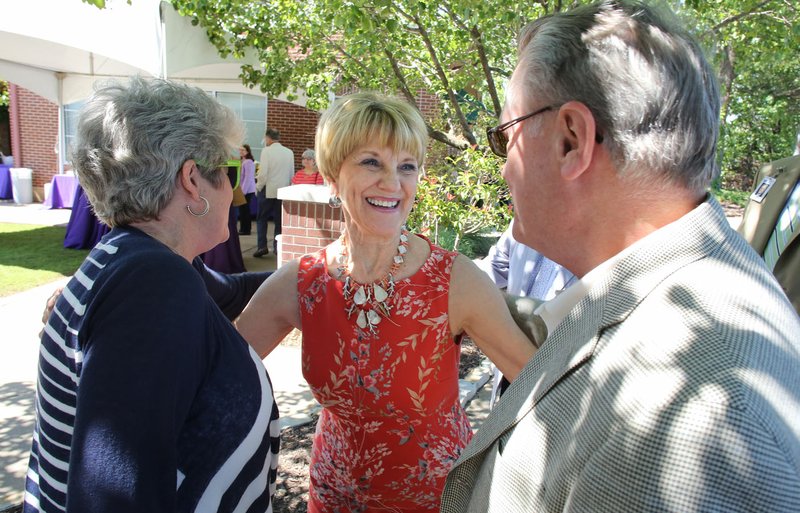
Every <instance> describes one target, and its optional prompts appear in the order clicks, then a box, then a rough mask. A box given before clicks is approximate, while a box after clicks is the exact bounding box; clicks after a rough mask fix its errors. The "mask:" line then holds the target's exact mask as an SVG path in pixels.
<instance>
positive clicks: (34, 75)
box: [0, 0, 299, 169]
mask: <svg viewBox="0 0 800 513" xmlns="http://www.w3.org/2000/svg"><path fill="white" fill-rule="evenodd" d="M0 6H2V8H0V12H1V13H2V14H1V15H0V78H2V79H3V80H7V81H9V82H11V83H14V84H17V85H20V86H22V87H24V88H25V89H28V90H30V91H33V92H34V93H36V94H38V95H40V96H42V97H44V98H46V99H48V100H50V101H52V102H53V103H55V104H56V105H58V106H59V125H60V126H59V141H58V144H59V152H58V153H59V169H63V161H62V155H63V154H64V152H63V151H62V150H63V144H64V142H63V141H64V133H63V132H64V129H63V106H64V105H67V104H70V103H73V102H76V101H79V100H82V99H85V98H87V97H88V96H89V94H90V93H91V91H92V86H93V84H94V83H95V81H97V80H102V79H106V78H111V77H128V76H131V75H136V74H139V75H142V76H153V77H162V78H169V79H174V80H179V81H182V82H186V83H190V84H193V85H196V86H198V87H201V88H202V89H204V90H207V91H222V92H231V93H245V94H257V95H259V94H261V93H260V92H259V91H258V90H257V89H251V88H248V87H245V86H244V85H243V84H242V83H241V80H240V79H239V78H238V77H239V73H240V68H241V66H242V64H245V63H248V64H252V65H257V61H256V60H255V59H252V58H245V59H243V60H238V59H234V58H233V57H228V58H223V57H221V56H220V55H219V53H218V52H217V50H216V48H215V47H214V46H213V45H212V44H211V43H210V42H209V41H208V38H207V36H206V33H205V30H204V29H202V28H200V27H196V26H193V25H192V24H191V20H190V19H189V18H186V17H182V16H180V15H179V14H178V13H177V11H175V9H174V8H173V7H172V6H171V5H170V3H169V2H167V1H162V0H133V1H132V2H131V4H130V5H129V4H128V2H127V1H126V0H109V1H107V2H106V8H105V9H98V8H96V7H94V6H92V5H89V4H87V3H85V2H83V1H81V0H0ZM298 103H299V102H298Z"/></svg>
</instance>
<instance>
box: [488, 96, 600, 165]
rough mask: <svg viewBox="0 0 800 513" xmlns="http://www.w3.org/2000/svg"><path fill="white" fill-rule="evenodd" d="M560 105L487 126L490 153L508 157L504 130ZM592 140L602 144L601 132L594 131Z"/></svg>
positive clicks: (506, 138)
mask: <svg viewBox="0 0 800 513" xmlns="http://www.w3.org/2000/svg"><path fill="white" fill-rule="evenodd" d="M557 107H560V105H557V104H556V105H548V106H547V107H542V108H541V109H539V110H535V111H533V112H531V113H530V114H525V115H524V116H520V117H518V118H514V119H512V120H511V121H506V122H505V123H501V124H499V125H497V126H495V127H492V128H487V129H486V140H487V141H488V142H489V149H491V150H492V153H494V154H495V155H497V156H498V157H502V158H507V157H508V137H506V134H505V130H506V129H507V128H511V127H512V126H514V125H516V124H518V123H521V122H523V121H525V120H526V119H528V118H532V117H533V116H538V115H539V114H542V113H544V112H547V111H548V110H553V109H555V108H557ZM594 140H595V142H596V143H597V144H603V134H601V133H600V132H599V131H598V132H595V134H594Z"/></svg>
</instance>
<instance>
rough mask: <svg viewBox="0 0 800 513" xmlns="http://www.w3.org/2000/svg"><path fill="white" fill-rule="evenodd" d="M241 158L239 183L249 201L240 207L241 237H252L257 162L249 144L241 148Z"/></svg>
mask: <svg viewBox="0 0 800 513" xmlns="http://www.w3.org/2000/svg"><path fill="white" fill-rule="evenodd" d="M239 158H240V159H241V161H242V167H241V170H242V174H241V177H240V178H239V182H240V184H241V187H242V193H243V194H244V198H245V200H247V203H245V204H244V205H240V206H239V235H250V229H251V226H252V216H251V215H250V203H251V202H252V201H253V198H255V197H256V162H255V159H254V158H253V152H252V150H251V149H250V145H249V144H243V145H242V147H241V148H239Z"/></svg>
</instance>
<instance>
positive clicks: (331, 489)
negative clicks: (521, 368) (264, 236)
mask: <svg viewBox="0 0 800 513" xmlns="http://www.w3.org/2000/svg"><path fill="white" fill-rule="evenodd" d="M429 244H430V242H429ZM430 246H431V254H430V256H429V257H428V259H427V260H426V262H425V263H424V264H423V265H422V267H421V268H420V269H419V270H418V271H417V272H416V273H415V274H414V275H413V276H411V277H409V278H406V279H404V280H399V281H397V282H396V283H395V293H394V295H393V296H392V297H391V298H390V299H389V300H388V301H389V304H390V305H391V307H392V308H391V315H390V316H389V317H388V318H384V319H382V320H381V322H380V324H378V326H377V334H373V333H371V332H370V331H369V329H368V328H367V329H361V328H359V327H358V326H357V325H356V320H355V317H356V315H355V314H353V316H352V317H351V318H350V319H348V318H347V315H346V314H345V300H344V297H343V293H342V286H343V284H342V282H340V281H338V280H336V279H334V278H332V277H331V276H330V275H329V274H328V268H327V264H326V261H327V260H326V257H325V250H324V249H323V250H321V251H319V252H317V253H315V254H313V255H306V256H305V257H303V258H302V259H301V261H300V271H299V274H298V292H299V301H300V312H301V316H302V326H303V357H302V358H303V375H304V377H305V379H306V381H307V382H308V384H309V386H310V387H311V390H312V392H313V394H314V397H315V398H316V399H317V401H319V403H320V404H321V405H322V406H323V409H322V413H321V414H320V418H319V422H318V424H317V431H316V434H315V436H314V444H313V448H312V450H311V465H310V473H311V476H310V477H311V479H310V493H309V496H310V498H309V504H308V511H309V512H310V513H314V512H351V511H358V512H367V511H403V512H408V511H438V510H439V500H440V497H441V492H442V489H443V488H444V482H445V477H446V476H447V472H448V471H449V470H450V468H451V467H452V466H453V464H454V463H455V461H456V459H458V456H459V454H460V453H461V450H462V449H463V448H464V447H465V446H466V445H467V442H469V440H470V438H471V436H472V431H471V430H470V425H469V420H468V419H467V415H466V413H465V412H464V409H463V408H462V407H461V403H460V401H459V397H458V365H459V356H460V346H459V345H458V344H457V343H456V341H455V340H454V339H453V337H452V336H451V335H450V322H449V318H448V291H449V288H450V271H451V269H452V266H453V260H454V259H455V257H456V253H453V252H449V251H445V250H444V249H442V248H439V247H437V246H434V245H433V244H431V245H430Z"/></svg>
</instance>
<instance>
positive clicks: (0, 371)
mask: <svg viewBox="0 0 800 513" xmlns="http://www.w3.org/2000/svg"><path fill="white" fill-rule="evenodd" d="M69 214H70V211H69V210H67V209H64V210H49V209H46V208H45V207H43V206H42V205H41V204H32V205H15V204H13V203H10V202H5V201H0V222H3V223H23V224H38V225H66V223H67V221H68V220H69ZM254 228H255V226H254ZM240 243H241V246H242V252H243V254H244V257H245V266H246V267H247V269H248V270H270V269H274V268H275V256H274V255H273V254H270V255H269V256H268V257H267V258H261V259H256V258H252V256H251V255H252V252H253V250H254V249H255V246H256V244H255V235H251V236H249V237H246V236H242V237H240ZM67 280H68V278H62V279H59V280H57V281H55V282H52V283H48V284H46V285H42V286H39V287H36V288H33V289H29V290H27V291H25V292H21V293H19V294H15V295H12V296H7V297H0V326H3V337H2V339H0V354H2V355H3V356H2V358H0V510H2V509H4V508H5V507H6V506H10V505H12V504H18V503H20V502H21V500H22V492H23V489H24V480H25V472H26V470H27V461H28V451H29V450H30V439H31V433H32V429H33V415H34V397H35V392H34V391H35V386H36V372H37V361H38V341H39V336H38V334H39V330H40V329H41V315H42V309H43V308H44V304H45V301H46V300H47V298H48V297H49V296H50V294H51V293H52V291H53V290H54V289H55V288H56V286H58V285H61V284H64V283H66V281H67ZM264 364H265V365H266V367H267V370H268V371H269V374H270V379H271V380H272V384H273V388H274V392H275V398H276V401H277V402H278V405H279V409H280V413H281V427H282V428H283V427H286V426H291V425H297V424H302V423H305V422H308V421H309V420H310V419H309V414H311V413H313V412H315V411H317V410H318V409H319V405H318V404H317V403H316V401H314V399H313V397H312V396H311V393H310V391H309V390H308V386H307V385H306V383H305V380H304V379H303V376H302V372H301V369H300V347H299V346H297V345H285V344H282V345H280V346H278V347H277V348H276V349H275V351H273V352H272V353H271V354H270V355H269V356H268V357H267V358H266V359H265V360H264ZM488 379H489V368H488V365H484V366H483V367H481V368H479V369H476V370H475V372H473V373H472V375H470V376H469V377H468V379H466V380H462V382H461V397H462V401H463V402H464V403H468V402H469V401H470V400H471V399H472V398H473V397H474V396H475V395H476V393H478V392H480V391H481V388H482V387H483V385H484V383H485V382H486V381H487V380H488ZM486 388H487V389H488V388H489V387H486ZM468 412H469V413H470V418H471V419H472V420H473V423H474V427H475V428H477V426H478V425H479V424H480V423H481V422H482V421H483V419H484V418H485V416H486V415H487V414H488V401H487V399H486V397H485V396H482V397H481V398H479V399H477V400H475V401H473V402H472V404H471V405H470V408H468Z"/></svg>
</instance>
